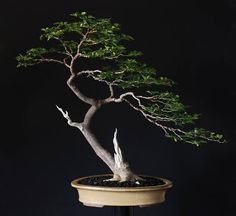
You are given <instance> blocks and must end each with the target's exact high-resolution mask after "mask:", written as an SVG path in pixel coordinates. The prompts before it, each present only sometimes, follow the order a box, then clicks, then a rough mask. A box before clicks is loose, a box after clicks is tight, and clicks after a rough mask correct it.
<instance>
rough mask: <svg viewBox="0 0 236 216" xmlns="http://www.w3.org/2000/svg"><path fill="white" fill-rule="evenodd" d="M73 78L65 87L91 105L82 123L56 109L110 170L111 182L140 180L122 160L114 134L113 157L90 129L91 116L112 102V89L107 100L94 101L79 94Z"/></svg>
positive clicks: (73, 76)
mask: <svg viewBox="0 0 236 216" xmlns="http://www.w3.org/2000/svg"><path fill="white" fill-rule="evenodd" d="M75 78H76V74H74V73H72V74H71V76H70V78H69V79H68V81H67V85H68V86H69V88H70V89H71V90H72V91H73V92H74V93H75V95H76V96H77V97H78V98H79V99H80V100H82V101H83V102H85V103H87V104H89V105H91V106H90V108H89V109H88V111H87V113H86V114H85V116H84V120H83V122H81V123H77V122H72V121H71V119H70V117H69V115H68V113H67V112H64V111H63V110H62V109H61V108H59V107H57V108H58V109H59V111H61V112H62V114H63V116H64V117H65V118H66V119H67V121H68V124H69V125H70V126H73V127H77V128H78V129H79V130H80V131H81V132H82V134H83V135H84V137H85V138H86V140H87V141H88V143H89V144H90V146H91V147H92V149H93V150H94V152H95V153H96V155H97V156H98V157H99V158H100V159H101V160H102V161H103V162H104V163H105V164H106V165H107V166H108V167H109V168H110V170H111V171H112V172H113V174H114V176H113V178H112V179H111V180H117V181H136V180H140V178H139V177H138V176H137V175H135V174H134V173H133V172H132V171H131V170H130V167H129V165H128V163H126V162H125V161H124V160H123V157H122V153H121V150H120V148H119V146H118V143H117V140H116V132H115V135H114V139H113V143H114V147H115V154H114V157H113V156H112V155H111V154H110V153H109V152H108V151H107V150H106V149H104V148H103V147H102V145H101V144H100V142H99V141H98V139H97V137H96V136H95V135H94V134H93V132H92V131H91V129H90V123H91V120H92V118H93V116H94V115H95V113H96V112H97V111H98V110H99V108H100V107H101V106H102V105H104V104H107V103H110V102H113V101H114V100H113V98H112V96H113V91H112V89H110V93H111V96H110V97H109V98H106V99H102V100H95V99H93V98H89V97H87V96H86V95H84V94H82V92H80V90H79V89H78V88H77V86H76V85H75V83H74V80H75ZM115 143H116V146H115ZM120 157H121V158H122V160H118V158H120Z"/></svg>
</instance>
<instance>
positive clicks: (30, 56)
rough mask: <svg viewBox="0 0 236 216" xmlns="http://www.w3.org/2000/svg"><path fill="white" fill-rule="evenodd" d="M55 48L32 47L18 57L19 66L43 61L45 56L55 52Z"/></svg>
mask: <svg viewBox="0 0 236 216" xmlns="http://www.w3.org/2000/svg"><path fill="white" fill-rule="evenodd" d="M53 52H54V49H53V48H51V49H46V48H41V47H39V48H32V49H30V50H28V51H27V52H26V53H25V54H24V55H23V54H19V55H18V56H17V57H16V60H17V62H18V64H17V67H28V66H32V65H35V64H38V63H40V62H41V61H42V59H43V56H44V55H46V54H49V53H53Z"/></svg>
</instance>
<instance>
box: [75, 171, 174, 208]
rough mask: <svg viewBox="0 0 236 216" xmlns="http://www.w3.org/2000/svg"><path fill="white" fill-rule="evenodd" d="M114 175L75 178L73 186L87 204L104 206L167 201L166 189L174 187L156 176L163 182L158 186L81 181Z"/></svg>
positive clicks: (80, 199) (139, 204) (142, 204)
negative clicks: (110, 184) (107, 184)
mask: <svg viewBox="0 0 236 216" xmlns="http://www.w3.org/2000/svg"><path fill="white" fill-rule="evenodd" d="M104 176H106V177H112V175H109V174H107V175H94V176H87V177H82V178H78V179H75V180H73V181H72V182H71V186H72V187H74V188H76V189H77V191H78V193H79V201H80V202H82V203H83V204H84V205H86V206H92V207H103V206H140V207H145V206H150V205H155V204H159V203H162V202H164V201H165V194H166V190H167V189H168V188H170V187H172V185H173V184H172V182H171V181H169V180H167V179H164V178H159V177H154V176H142V177H149V178H150V177H151V178H155V179H158V180H161V181H162V182H163V184H161V185H156V186H139V187H110V186H109V187H108V186H94V185H87V184H83V183H81V181H84V180H86V179H89V178H93V177H104Z"/></svg>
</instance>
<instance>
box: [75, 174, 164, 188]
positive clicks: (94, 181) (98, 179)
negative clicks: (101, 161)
mask: <svg viewBox="0 0 236 216" xmlns="http://www.w3.org/2000/svg"><path fill="white" fill-rule="evenodd" d="M140 177H141V178H142V179H143V180H139V181H136V182H131V181H124V182H118V181H109V179H110V178H111V176H92V177H89V178H83V179H81V180H80V181H78V183H79V184H82V185H89V186H103V187H147V186H159V185H164V184H165V182H164V181H163V180H162V179H158V178H154V177H149V176H140ZM107 180H108V181H107Z"/></svg>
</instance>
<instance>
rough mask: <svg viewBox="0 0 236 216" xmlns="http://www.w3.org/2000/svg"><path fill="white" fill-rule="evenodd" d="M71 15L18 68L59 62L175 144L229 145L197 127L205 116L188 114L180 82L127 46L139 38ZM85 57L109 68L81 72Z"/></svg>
mask: <svg viewBox="0 0 236 216" xmlns="http://www.w3.org/2000/svg"><path fill="white" fill-rule="evenodd" d="M70 16H71V21H68V22H56V23H54V24H53V25H52V26H50V27H46V28H43V29H42V33H41V36H40V39H41V40H42V41H44V43H45V47H37V48H32V49H29V50H28V51H26V52H25V53H23V54H19V55H18V56H17V58H16V59H17V61H18V65H17V66H18V67H28V66H32V65H35V64H39V63H43V62H53V63H59V64H61V65H63V66H65V67H66V68H67V69H68V71H69V72H70V74H71V75H74V76H76V77H79V76H81V75H85V76H87V77H90V78H93V79H94V80H96V81H98V82H103V83H105V84H106V85H107V86H108V87H109V90H110V96H109V99H111V100H110V101H111V102H125V103H127V104H128V105H129V106H131V107H132V108H133V109H134V110H136V111H138V112H140V113H141V114H142V115H143V116H144V117H145V119H146V120H148V121H149V122H151V123H153V124H155V125H156V126H158V127H160V128H161V129H162V130H163V131H164V134H165V136H166V137H168V138H171V139H173V140H174V141H183V142H187V143H191V144H194V145H197V146H198V145H200V144H203V143H206V142H208V141H215V142H220V143H221V142H225V140H224V138H223V136H222V135H221V134H218V133H215V132H211V131H208V130H206V129H204V128H196V127H195V123H196V121H197V120H198V118H199V115H198V114H190V113H188V112H187V107H186V106H185V105H184V104H183V103H182V102H181V99H180V97H179V96H178V95H176V94H175V93H173V86H174V84H175V82H174V81H173V80H171V79H169V78H167V77H163V76H160V75H159V74H158V72H157V71H156V69H154V68H152V67H150V66H148V65H147V64H145V63H144V62H143V61H141V60H140V56H141V55H143V54H142V52H140V51H137V50H129V49H128V48H127V43H128V42H130V41H132V40H134V39H133V37H131V36H129V35H126V34H123V33H122V32H121V27H120V25H119V24H117V23H113V22H112V21H111V19H108V18H95V17H94V16H91V15H89V14H87V13H86V12H77V13H73V14H71V15H70ZM50 41H54V42H56V43H50ZM83 58H84V59H99V60H101V61H103V64H102V65H101V66H98V68H94V69H88V70H81V71H76V70H75V64H76V62H78V65H79V60H80V59H83ZM114 88H119V89H121V90H122V93H121V94H120V95H116V94H115V93H114ZM140 90H141V92H142V94H140ZM107 101H108V100H107Z"/></svg>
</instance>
